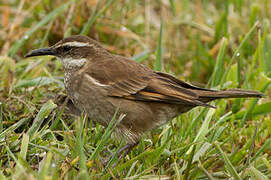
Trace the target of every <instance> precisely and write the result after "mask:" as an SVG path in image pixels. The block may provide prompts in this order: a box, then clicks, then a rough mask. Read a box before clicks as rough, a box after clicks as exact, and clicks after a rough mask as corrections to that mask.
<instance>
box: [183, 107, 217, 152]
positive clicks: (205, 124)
mask: <svg viewBox="0 0 271 180" xmlns="http://www.w3.org/2000/svg"><path fill="white" fill-rule="evenodd" d="M214 113H215V109H213V108H211V109H209V111H208V112H207V115H206V117H205V119H204V121H203V123H202V125H201V127H200V130H199V132H198V134H197V136H196V137H195V139H194V141H193V142H200V141H202V140H203V138H204V137H205V136H206V134H207V133H208V132H209V130H208V128H209V125H210V122H211V119H212V117H213V115H214ZM192 148H193V146H191V147H190V149H189V150H188V151H187V154H189V153H190V152H191V151H192Z"/></svg>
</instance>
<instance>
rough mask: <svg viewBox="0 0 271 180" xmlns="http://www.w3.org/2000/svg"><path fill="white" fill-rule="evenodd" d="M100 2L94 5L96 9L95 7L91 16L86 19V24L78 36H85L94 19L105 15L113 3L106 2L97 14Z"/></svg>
mask: <svg viewBox="0 0 271 180" xmlns="http://www.w3.org/2000/svg"><path fill="white" fill-rule="evenodd" d="M100 2H101V0H99V1H98V3H97V4H96V7H95V10H94V12H93V14H92V15H91V17H90V18H89V19H88V22H87V23H86V24H85V25H84V27H83V29H82V31H81V33H80V34H82V35H87V34H88V32H89V29H90V27H91V26H92V25H93V23H94V22H95V21H96V19H97V18H98V17H100V16H101V15H102V14H103V13H105V12H106V10H107V9H108V8H109V7H110V6H111V5H112V3H113V2H114V1H113V0H108V1H107V2H106V4H105V6H104V7H103V8H102V9H101V10H100V11H98V12H97V10H98V6H99V4H100Z"/></svg>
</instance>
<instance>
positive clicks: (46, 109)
mask: <svg viewBox="0 0 271 180" xmlns="http://www.w3.org/2000/svg"><path fill="white" fill-rule="evenodd" d="M56 107H57V105H56V104H54V103H53V101H52V100H49V101H47V103H45V104H44V105H43V106H42V107H41V109H40V111H39V113H38V114H37V116H36V118H35V119H34V122H33V124H32V126H31V127H30V128H29V130H28V131H27V134H28V135H29V136H30V138H33V135H34V134H35V133H36V132H37V131H38V130H39V128H40V126H41V124H42V123H43V121H44V119H46V118H47V117H48V116H49V115H50V113H51V112H52V111H53V109H55V108H56Z"/></svg>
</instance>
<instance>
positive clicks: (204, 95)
mask: <svg viewBox="0 0 271 180" xmlns="http://www.w3.org/2000/svg"><path fill="white" fill-rule="evenodd" d="M198 94H199V99H200V100H201V101H203V102H209V101H212V100H215V99H221V98H246V97H256V98H261V97H263V96H264V94H262V93H260V92H258V91H252V90H242V89H229V90H223V91H198Z"/></svg>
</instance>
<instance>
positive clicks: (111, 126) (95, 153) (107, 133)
mask: <svg viewBox="0 0 271 180" xmlns="http://www.w3.org/2000/svg"><path fill="white" fill-rule="evenodd" d="M124 117H125V115H120V117H119V118H118V117H117V111H116V112H115V114H114V116H113V118H112V120H111V121H110V123H109V124H108V126H107V128H106V130H105V132H104V134H103V136H102V138H101V141H100V142H99V144H98V145H97V147H96V148H95V150H94V151H93V153H92V154H91V156H90V160H94V159H96V158H97V156H98V153H99V152H100V151H101V149H102V147H103V145H104V143H105V142H106V140H107V139H108V138H109V137H110V135H111V134H112V132H113V130H114V129H115V128H116V126H117V124H118V123H119V122H120V121H121V120H122V119H123V118H124Z"/></svg>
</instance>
